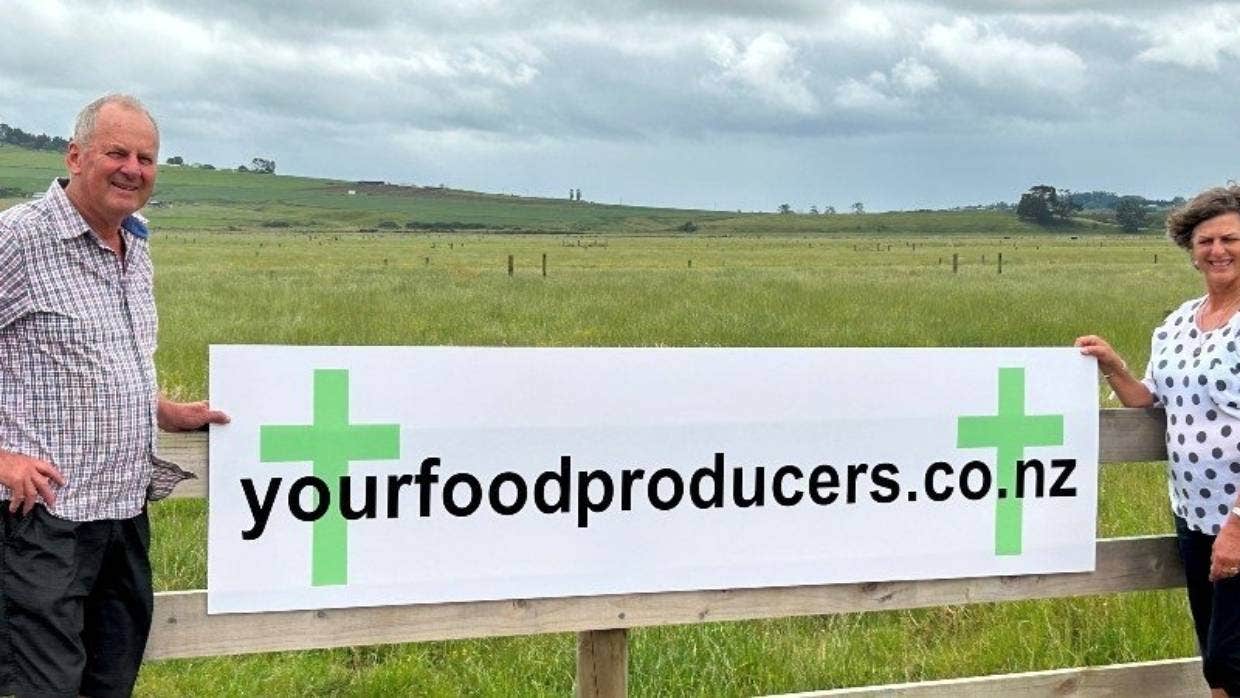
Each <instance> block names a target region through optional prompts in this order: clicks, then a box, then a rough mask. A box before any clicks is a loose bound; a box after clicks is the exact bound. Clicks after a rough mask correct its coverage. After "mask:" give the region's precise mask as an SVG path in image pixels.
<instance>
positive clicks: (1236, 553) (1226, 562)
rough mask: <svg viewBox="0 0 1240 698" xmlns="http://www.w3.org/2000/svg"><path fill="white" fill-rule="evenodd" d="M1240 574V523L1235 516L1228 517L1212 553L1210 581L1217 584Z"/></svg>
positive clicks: (1215, 540) (1215, 541)
mask: <svg viewBox="0 0 1240 698" xmlns="http://www.w3.org/2000/svg"><path fill="white" fill-rule="evenodd" d="M1237 573H1240V521H1237V520H1236V515H1235V514H1228V515H1227V523H1225V524H1223V528H1222V530H1220V531H1219V532H1218V537H1216V538H1215V539H1214V547H1213V548H1212V549H1211V551H1210V581H1211V582H1217V581H1220V580H1222V579H1227V578H1229V577H1235V576H1236V574H1237Z"/></svg>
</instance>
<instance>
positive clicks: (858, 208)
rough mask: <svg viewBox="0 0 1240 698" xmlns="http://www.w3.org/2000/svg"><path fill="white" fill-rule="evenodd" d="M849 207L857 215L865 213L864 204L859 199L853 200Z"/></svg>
mask: <svg viewBox="0 0 1240 698" xmlns="http://www.w3.org/2000/svg"><path fill="white" fill-rule="evenodd" d="M851 208H852V210H853V213H856V214H858V215H860V214H862V213H865V204H863V203H861V202H860V201H854V202H853V205H852V207H851Z"/></svg>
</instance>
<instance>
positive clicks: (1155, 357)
mask: <svg viewBox="0 0 1240 698" xmlns="http://www.w3.org/2000/svg"><path fill="white" fill-rule="evenodd" d="M1204 301H1205V298H1204V297H1202V298H1197V299H1195V300H1190V301H1188V302H1186V303H1184V304H1183V305H1181V306H1180V307H1179V308H1178V309H1177V310H1176V311H1175V312H1173V313H1171V314H1170V315H1168V316H1167V319H1166V320H1164V321H1163V324H1162V325H1160V326H1159V327H1158V328H1157V329H1155V330H1154V336H1153V339H1152V340H1151V342H1150V345H1151V346H1150V363H1149V366H1148V367H1147V368H1146V369H1145V378H1144V380H1143V381H1142V382H1143V383H1144V384H1145V386H1146V387H1147V388H1149V389H1150V391H1151V392H1152V393H1154V397H1155V400H1156V402H1157V404H1158V405H1160V406H1162V407H1164V408H1165V409H1166V410H1167V453H1168V455H1169V456H1170V459H1171V460H1170V462H1169V464H1168V465H1169V466H1170V467H1169V471H1170V475H1171V477H1170V479H1169V481H1168V483H1167V484H1168V490H1169V491H1170V494H1171V509H1172V511H1174V512H1175V513H1176V514H1178V515H1179V516H1181V517H1182V518H1184V519H1185V520H1186V521H1188V525H1189V526H1190V527H1191V528H1193V529H1196V530H1198V531H1201V532H1203V533H1208V534H1211V535H1215V534H1217V533H1218V532H1219V528H1220V527H1221V526H1222V525H1223V522H1224V521H1225V519H1226V517H1227V514H1228V512H1230V511H1231V507H1232V505H1233V504H1234V503H1235V501H1236V488H1237V487H1238V486H1240V313H1236V314H1235V315H1233V316H1232V318H1231V319H1230V320H1229V321H1228V322H1227V324H1225V325H1223V326H1221V327H1218V328H1216V329H1214V330H1211V331H1209V332H1203V331H1201V329H1199V328H1198V327H1197V322H1196V319H1195V318H1196V313H1197V309H1198V308H1199V307H1201V304H1202V303H1203V302H1204Z"/></svg>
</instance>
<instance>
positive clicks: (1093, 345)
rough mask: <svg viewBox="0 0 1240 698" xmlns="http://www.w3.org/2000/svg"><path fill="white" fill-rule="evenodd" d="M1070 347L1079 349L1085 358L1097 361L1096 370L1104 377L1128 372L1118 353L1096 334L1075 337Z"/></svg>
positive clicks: (1126, 365)
mask: <svg viewBox="0 0 1240 698" xmlns="http://www.w3.org/2000/svg"><path fill="white" fill-rule="evenodd" d="M1072 345H1073V346H1075V347H1077V348H1079V349H1080V350H1081V353H1082V354H1084V355H1085V356H1092V357H1094V358H1095V359H1097V360H1098V370H1099V371H1102V374H1103V375H1105V376H1113V375H1115V374H1116V373H1119V372H1120V371H1126V370H1128V364H1126V363H1124V360H1123V359H1121V358H1120V356H1119V353H1118V352H1116V351H1115V349H1114V348H1112V347H1111V345H1110V344H1108V343H1107V340H1105V339H1103V338H1102V337H1099V336H1098V335H1096V334H1087V335H1085V336H1084V337H1077V338H1076V341H1075V342H1073V343H1072Z"/></svg>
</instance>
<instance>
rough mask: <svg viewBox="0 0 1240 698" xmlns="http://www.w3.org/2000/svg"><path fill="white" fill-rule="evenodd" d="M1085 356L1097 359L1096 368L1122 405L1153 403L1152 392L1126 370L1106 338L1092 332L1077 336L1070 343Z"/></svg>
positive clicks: (1125, 366)
mask: <svg viewBox="0 0 1240 698" xmlns="http://www.w3.org/2000/svg"><path fill="white" fill-rule="evenodd" d="M1072 344H1073V346H1075V347H1077V348H1078V349H1080V350H1081V353H1082V354H1084V355H1085V356H1092V357H1094V358H1095V359H1097V360H1098V370H1100V371H1102V377H1103V378H1106V379H1107V382H1108V383H1110V384H1111V389H1112V390H1114V391H1115V396H1116V397H1118V398H1119V401H1120V402H1122V403H1124V407H1149V406H1151V405H1153V404H1154V394H1153V393H1151V392H1150V389H1149V388H1147V387H1145V384H1144V383H1142V382H1141V381H1139V380H1137V379H1136V378H1133V377H1132V374H1131V373H1129V372H1128V364H1126V363H1124V360H1123V359H1122V358H1120V355H1119V353H1118V352H1116V351H1115V349H1113V348H1112V347H1111V345H1110V344H1108V343H1107V340H1105V339H1103V338H1102V337H1099V336H1098V335H1094V334H1087V335H1085V336H1084V337H1077V338H1076V341H1075V342H1073V343H1072Z"/></svg>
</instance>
